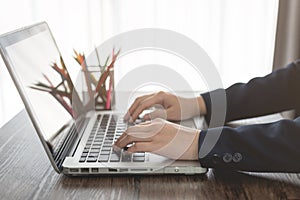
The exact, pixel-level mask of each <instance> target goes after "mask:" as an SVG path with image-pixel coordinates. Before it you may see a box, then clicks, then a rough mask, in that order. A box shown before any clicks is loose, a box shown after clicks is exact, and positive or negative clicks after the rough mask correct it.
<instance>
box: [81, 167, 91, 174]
mask: <svg viewBox="0 0 300 200" xmlns="http://www.w3.org/2000/svg"><path fill="white" fill-rule="evenodd" d="M81 172H82V173H89V168H81Z"/></svg>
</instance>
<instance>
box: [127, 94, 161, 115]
mask: <svg viewBox="0 0 300 200" xmlns="http://www.w3.org/2000/svg"><path fill="white" fill-rule="evenodd" d="M159 103H160V98H159V97H158V96H157V95H153V96H151V97H148V98H146V99H144V100H143V101H141V102H139V104H138V106H137V107H136V108H135V110H134V111H133V112H132V114H131V118H132V120H133V121H135V120H136V119H137V118H138V116H139V115H140V114H141V113H142V112H143V111H144V110H145V109H147V108H150V107H151V106H153V105H155V104H159Z"/></svg>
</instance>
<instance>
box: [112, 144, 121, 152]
mask: <svg viewBox="0 0 300 200" xmlns="http://www.w3.org/2000/svg"><path fill="white" fill-rule="evenodd" d="M112 148H113V150H114V151H121V148H120V147H118V146H117V145H116V144H113V145H112Z"/></svg>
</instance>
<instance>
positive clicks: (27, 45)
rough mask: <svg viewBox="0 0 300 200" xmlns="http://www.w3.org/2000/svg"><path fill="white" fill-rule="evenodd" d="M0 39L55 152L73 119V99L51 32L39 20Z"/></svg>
mask: <svg viewBox="0 0 300 200" xmlns="http://www.w3.org/2000/svg"><path fill="white" fill-rule="evenodd" d="M0 43H1V48H2V55H3V58H4V60H5V62H6V64H7V67H8V70H9V71H10V73H11V75H12V77H13V79H14V82H15V84H16V86H17V88H18V90H19V92H20V94H21V97H22V99H23V102H24V104H25V107H26V109H27V111H28V113H29V115H30V117H31V119H32V120H33V122H34V125H35V128H37V129H38V132H39V133H40V137H42V139H44V141H46V143H47V146H48V148H49V150H50V152H51V153H52V154H55V151H56V150H57V148H58V146H59V145H60V144H59V143H60V142H61V140H62V139H64V138H65V137H66V130H67V128H69V126H67V125H68V124H69V125H70V124H71V123H72V122H73V121H74V120H73V117H74V102H71V101H72V100H73V96H72V95H71V96H70V87H71V86H70V84H72V83H70V82H68V81H67V78H66V77H65V76H63V75H66V72H67V71H64V70H65V69H64V67H63V61H62V59H61V55H60V52H59V50H58V48H57V46H56V43H55V41H54V39H53V37H52V35H51V32H50V31H49V28H48V26H47V24H46V23H42V24H40V25H37V26H33V27H31V28H26V29H22V30H19V31H16V32H14V33H9V34H7V35H4V36H1V38H0ZM78 107H80V105H79V106H78ZM78 107H77V108H78ZM62 133H63V134H62ZM41 134H42V135H41Z"/></svg>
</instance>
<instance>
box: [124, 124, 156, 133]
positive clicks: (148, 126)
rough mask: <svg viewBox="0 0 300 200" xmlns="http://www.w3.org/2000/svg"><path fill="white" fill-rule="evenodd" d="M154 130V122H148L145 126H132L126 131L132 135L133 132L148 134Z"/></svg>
mask: <svg viewBox="0 0 300 200" xmlns="http://www.w3.org/2000/svg"><path fill="white" fill-rule="evenodd" d="M151 129H152V122H151V121H148V122H146V123H144V124H138V125H135V126H130V127H129V128H127V130H126V131H125V132H126V133H128V134H131V133H133V132H148V131H150V130H151Z"/></svg>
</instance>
